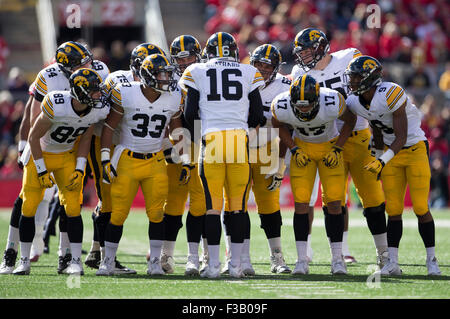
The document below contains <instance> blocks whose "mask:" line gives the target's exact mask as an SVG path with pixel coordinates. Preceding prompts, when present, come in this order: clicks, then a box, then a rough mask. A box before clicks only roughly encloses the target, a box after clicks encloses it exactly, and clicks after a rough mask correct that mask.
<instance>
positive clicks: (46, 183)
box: [38, 170, 56, 188]
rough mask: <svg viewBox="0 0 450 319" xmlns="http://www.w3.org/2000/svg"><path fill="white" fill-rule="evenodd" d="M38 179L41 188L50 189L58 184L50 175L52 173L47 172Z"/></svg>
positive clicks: (39, 175) (40, 174)
mask: <svg viewBox="0 0 450 319" xmlns="http://www.w3.org/2000/svg"><path fill="white" fill-rule="evenodd" d="M38 178H39V183H40V184H41V187H44V188H50V187H52V186H53V185H55V184H56V182H55V179H54V178H53V176H52V175H50V173H49V172H48V171H47V170H45V171H43V172H41V173H39V174H38Z"/></svg>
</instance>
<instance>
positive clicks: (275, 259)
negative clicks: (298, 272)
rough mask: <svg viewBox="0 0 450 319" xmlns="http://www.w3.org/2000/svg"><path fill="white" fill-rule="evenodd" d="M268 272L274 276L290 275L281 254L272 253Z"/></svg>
mask: <svg viewBox="0 0 450 319" xmlns="http://www.w3.org/2000/svg"><path fill="white" fill-rule="evenodd" d="M270 271H271V272H273V273H276V274H290V273H291V269H290V268H289V267H288V265H286V262H285V261H284V257H283V253H281V252H280V253H274V254H273V255H272V256H270Z"/></svg>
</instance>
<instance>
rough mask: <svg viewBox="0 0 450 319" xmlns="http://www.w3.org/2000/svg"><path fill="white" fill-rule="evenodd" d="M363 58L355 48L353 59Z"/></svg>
mask: <svg viewBox="0 0 450 319" xmlns="http://www.w3.org/2000/svg"><path fill="white" fill-rule="evenodd" d="M360 56H362V53H361V51H359V50H358V49H356V48H353V59H354V58H357V57H360Z"/></svg>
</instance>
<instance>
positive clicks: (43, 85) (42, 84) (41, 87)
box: [36, 72, 48, 95]
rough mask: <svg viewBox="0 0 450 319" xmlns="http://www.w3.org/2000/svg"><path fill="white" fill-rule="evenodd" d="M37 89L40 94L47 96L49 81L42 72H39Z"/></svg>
mask: <svg viewBox="0 0 450 319" xmlns="http://www.w3.org/2000/svg"><path fill="white" fill-rule="evenodd" d="M36 89H37V90H38V92H39V94H41V95H46V94H47V90H48V88H47V81H46V80H45V77H44V76H43V75H42V72H39V74H38V76H37V79H36Z"/></svg>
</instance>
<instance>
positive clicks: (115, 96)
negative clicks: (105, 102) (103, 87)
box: [111, 85, 122, 106]
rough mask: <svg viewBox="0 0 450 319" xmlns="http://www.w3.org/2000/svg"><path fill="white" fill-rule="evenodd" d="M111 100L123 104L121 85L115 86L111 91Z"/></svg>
mask: <svg viewBox="0 0 450 319" xmlns="http://www.w3.org/2000/svg"><path fill="white" fill-rule="evenodd" d="M111 101H112V102H113V103H114V104H117V105H119V106H122V93H121V92H120V85H119V86H115V87H114V88H113V90H112V91H111Z"/></svg>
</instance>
